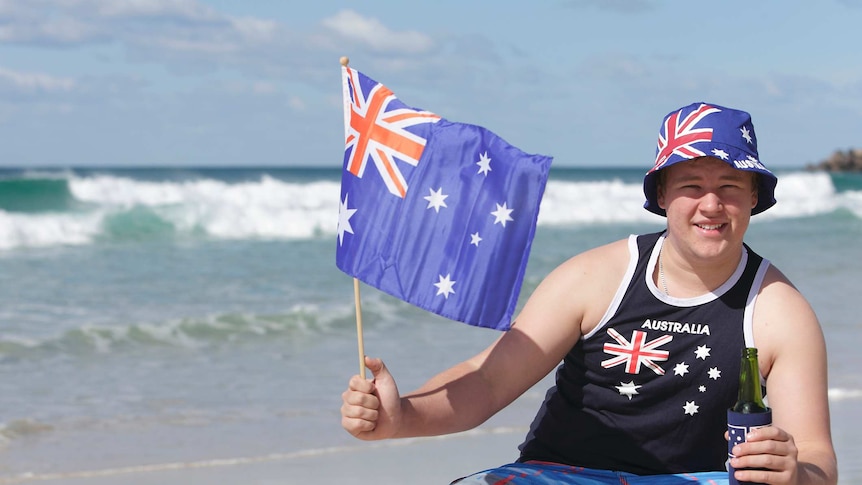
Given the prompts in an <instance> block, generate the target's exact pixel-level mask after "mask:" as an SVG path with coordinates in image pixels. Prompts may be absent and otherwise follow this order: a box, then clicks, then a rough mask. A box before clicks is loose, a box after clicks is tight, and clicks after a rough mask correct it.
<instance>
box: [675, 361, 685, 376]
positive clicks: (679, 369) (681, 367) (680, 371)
mask: <svg viewBox="0 0 862 485" xmlns="http://www.w3.org/2000/svg"><path fill="white" fill-rule="evenodd" d="M673 373H674V374H675V375H678V376H684V375H686V374H688V364H686V363H685V362H680V363H679V364H677V365H676V366H675V367H674V368H673Z"/></svg>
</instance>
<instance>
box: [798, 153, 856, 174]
mask: <svg viewBox="0 0 862 485" xmlns="http://www.w3.org/2000/svg"><path fill="white" fill-rule="evenodd" d="M805 168H806V169H808V170H825V171H827V172H862V149H860V148H852V149H849V150H847V151H843V152H842V151H841V150H838V151H836V152H835V153H833V154H832V156H831V157H829V158H827V159H826V160H823V161H822V162H820V163H817V164H811V165H808V166H806V167H805Z"/></svg>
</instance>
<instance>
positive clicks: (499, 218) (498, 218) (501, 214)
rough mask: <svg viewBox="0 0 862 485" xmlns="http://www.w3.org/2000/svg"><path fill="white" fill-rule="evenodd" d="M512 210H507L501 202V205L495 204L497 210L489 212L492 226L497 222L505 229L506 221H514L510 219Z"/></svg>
mask: <svg viewBox="0 0 862 485" xmlns="http://www.w3.org/2000/svg"><path fill="white" fill-rule="evenodd" d="M513 210H514V209H509V208H508V207H507V206H506V203H505V202H503V205H500V204H497V210H495V211H494V212H491V215H492V216H494V224H497V223H498V222H499V223H500V224H501V225H502V226H503V227H506V222H507V221H514V220H515V219H512V216H511V214H512V211H513Z"/></svg>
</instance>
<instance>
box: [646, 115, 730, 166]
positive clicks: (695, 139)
mask: <svg viewBox="0 0 862 485" xmlns="http://www.w3.org/2000/svg"><path fill="white" fill-rule="evenodd" d="M719 111H721V110H719V109H718V108H715V107H713V106H709V105H707V104H701V105H700V106H699V107H698V108H697V109H695V110H694V111H692V112H691V113H689V114H688V115H686V116H685V117H684V118H682V119H680V117H681V116H682V112H683V111H682V110H679V111H677V112H676V113H673V114H671V115H670V116H668V117H667V118H666V119H665V122H664V125H663V126H662V128H661V132H660V133H659V135H658V153H657V154H656V157H655V166H654V167H653V170H658V169H659V168H661V167H662V165H664V163H665V162H667V160H668V158H670V156H671V155H673V154H674V153H676V154H677V155H680V156H682V157H683V158H697V157H702V156H704V155H706V154H705V153H704V152H702V151H701V150H698V149H697V148H695V147H694V144H695V143H699V142H704V141H712V127H710V126H701V127H698V123H699V122H700V121H701V120H703V118H704V117H706V116H707V115H709V114H711V113H718V112H719Z"/></svg>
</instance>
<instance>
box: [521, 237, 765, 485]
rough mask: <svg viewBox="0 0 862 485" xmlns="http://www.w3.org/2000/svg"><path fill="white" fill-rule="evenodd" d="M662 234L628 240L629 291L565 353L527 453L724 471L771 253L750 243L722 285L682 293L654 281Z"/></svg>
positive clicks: (575, 461)
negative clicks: (730, 419) (744, 356)
mask: <svg viewBox="0 0 862 485" xmlns="http://www.w3.org/2000/svg"><path fill="white" fill-rule="evenodd" d="M663 242H664V238H663V236H662V235H661V234H658V233H656V234H651V235H648V236H640V237H635V236H632V238H630V240H629V249H630V252H631V253H632V255H631V262H630V269H629V271H630V272H629V274H630V275H631V276H630V279H629V280H626V281H623V282H622V284H621V287H620V289H621V290H622V289H624V290H625V291H624V292H622V291H618V293H617V295H618V296H617V298H616V299H615V300H614V302H613V303H612V305H611V308H610V309H609V310H608V313H607V314H606V318H605V320H606V321H603V322H600V323H599V325H598V326H597V327H596V329H594V330H593V331H592V332H591V333H590V334H588V335H585V336H584V338H582V339H581V340H580V341H579V342H578V343H577V344H576V345H575V347H574V348H573V349H572V350H571V351H570V352H569V353H568V355H566V357H565V360H564V362H563V364H562V365H561V366H560V367H559V369H558V371H557V385H556V387H555V388H552V389H551V390H550V391H549V393H548V397H547V398H546V401H545V403H544V405H543V408H542V409H541V410H540V412H539V414H538V416H537V417H536V420H535V422H534V423H533V428H532V430H531V432H530V434H529V435H528V437H527V440H526V442H525V443H524V444H523V445H522V447H521V448H522V449H521V458H520V460H519V461H530V460H541V461H547V462H554V463H566V464H571V465H581V466H585V467H589V468H597V469H603V470H620V471H625V472H629V473H635V474H640V475H651V474H668V473H682V472H688V471H693V470H700V471H723V470H726V467H725V462H726V459H727V442H726V441H725V439H724V432H725V431H726V430H727V421H726V416H727V409H728V408H729V407H730V406H731V405H732V404H733V402H734V401H735V399H736V395H737V387H738V379H737V376H738V375H739V355H740V352H741V349H742V348H743V347H744V346H745V345H746V339H747V338H750V337H746V328H748V329H750V326H751V313H750V309H752V308H753V305H754V297H755V295H756V294H757V291H758V288H759V287H760V282H761V280H762V276H763V273H764V271H765V269H766V267H767V266H768V262H765V261H764V260H763V259H762V258H761V257H760V256H758V255H756V254H754V253H753V252H752V251H751V250H750V249H747V248H746V251H745V252H744V253H743V258H742V259H741V261H740V264H739V266H738V268H737V269H736V272H735V273H734V274H733V275H732V276H731V277H730V279H729V280H728V281H727V282H725V283H724V284H723V285H722V286H721V287H719V288H717V289H716V290H715V291H714V292H713V293H708V294H706V295H702V296H700V297H696V298H688V299H677V298H673V297H670V296H668V295H666V294H664V293H663V292H662V291H660V290H659V289H658V288H657V287H656V285H655V283H654V282H653V279H652V275H653V271H654V268H655V266H656V261H657V259H658V255H659V252H660V250H661V246H662V243H663ZM632 265H634V266H633V267H632ZM747 308H748V309H749V311H748V312H747V311H746V310H747ZM749 335H750V333H749Z"/></svg>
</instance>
